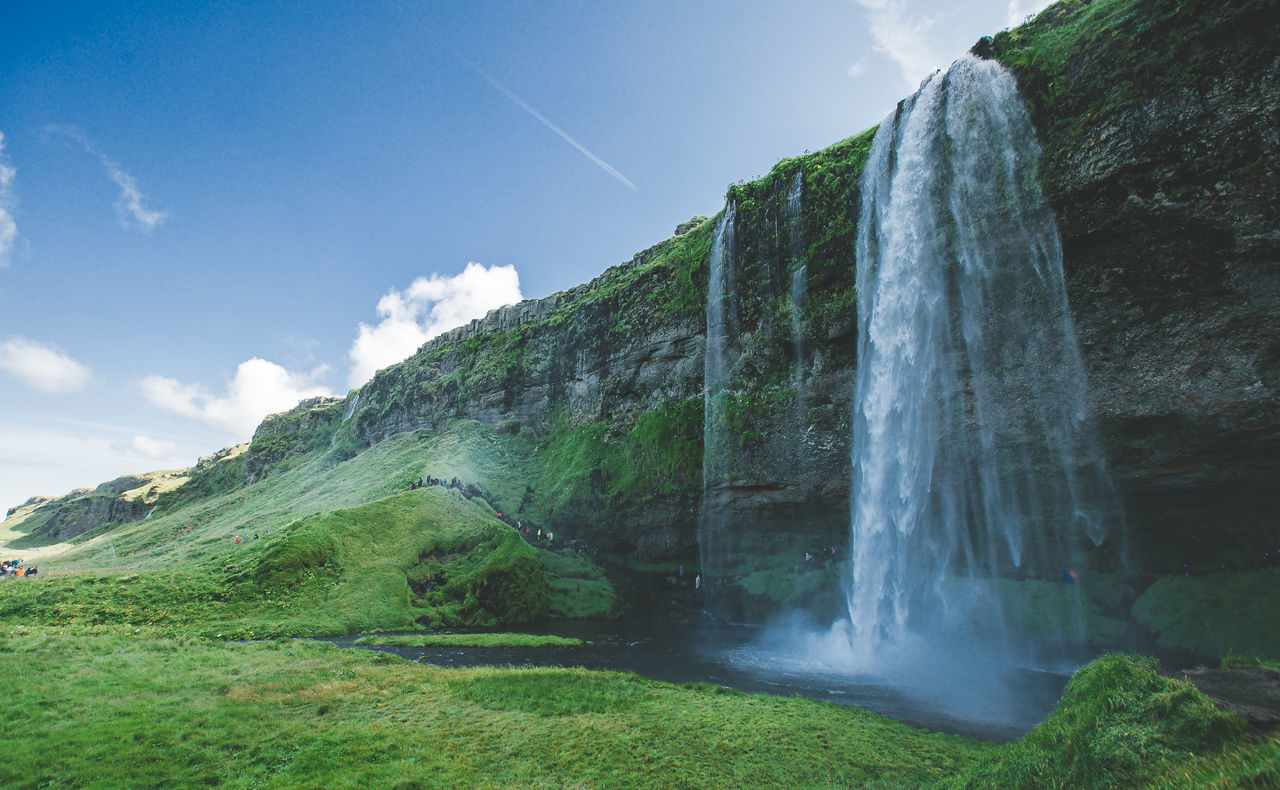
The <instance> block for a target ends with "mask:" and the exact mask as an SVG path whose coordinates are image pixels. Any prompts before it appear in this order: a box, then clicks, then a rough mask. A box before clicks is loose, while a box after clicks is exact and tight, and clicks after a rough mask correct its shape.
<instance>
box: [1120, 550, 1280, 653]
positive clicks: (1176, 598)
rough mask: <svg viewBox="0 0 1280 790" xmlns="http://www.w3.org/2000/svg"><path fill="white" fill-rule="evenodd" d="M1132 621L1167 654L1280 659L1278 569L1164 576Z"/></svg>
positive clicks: (1149, 591)
mask: <svg viewBox="0 0 1280 790" xmlns="http://www.w3.org/2000/svg"><path fill="white" fill-rule="evenodd" d="M1133 616H1134V619H1135V620H1136V621H1137V622H1138V623H1139V624H1140V625H1141V626H1142V627H1143V628H1145V629H1146V630H1148V631H1150V632H1151V633H1152V634H1154V635H1155V636H1156V643H1157V644H1158V645H1159V646H1160V647H1163V648H1166V649H1181V650H1191V651H1194V652H1198V653H1201V654H1207V655H1223V654H1226V653H1232V652H1234V653H1254V654H1257V655H1261V656H1266V657H1268V658H1273V659H1274V658H1280V569H1270V570H1262V571H1238V572H1231V573H1226V572H1223V573H1210V574H1205V575H1199V576H1165V577H1162V578H1160V579H1158V580H1157V581H1156V582H1155V583H1154V584H1152V585H1151V586H1150V587H1149V588H1147V591H1146V592H1144V593H1143V594H1142V596H1141V597H1139V598H1138V600H1137V601H1136V602H1135V603H1134V605H1133Z"/></svg>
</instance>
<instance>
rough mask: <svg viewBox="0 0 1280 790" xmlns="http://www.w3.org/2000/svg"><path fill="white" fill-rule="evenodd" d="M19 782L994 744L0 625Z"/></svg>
mask: <svg viewBox="0 0 1280 790" xmlns="http://www.w3.org/2000/svg"><path fill="white" fill-rule="evenodd" d="M0 694H3V696H4V699H5V703H6V715H5V716H4V717H0V739H3V742H4V744H5V756H4V760H3V761H0V784H3V785H4V786H5V787H11V788H35V787H44V786H61V787H78V786H93V787H136V788H148V787H192V786H201V785H213V784H216V785H218V786H222V787H229V788H248V787H258V788H272V787H281V788H283V787H290V788H292V787H323V788H367V787H388V788H391V787H398V788H412V787H450V788H453V787H544V788H551V787H555V788H560V787H611V788H651V787H688V788H718V787H724V788H749V787H770V788H772V787H839V786H858V787H881V788H887V787H903V788H906V787H920V786H922V785H926V784H928V783H929V782H931V781H933V780H936V779H938V778H941V777H943V776H946V775H947V774H950V773H954V772H956V771H958V770H962V769H964V768H966V767H968V766H969V765H971V764H972V763H973V761H974V760H975V759H976V758H978V757H980V756H982V755H984V754H987V753H989V752H990V751H991V747H989V746H986V745H983V744H979V743H975V742H972V741H967V740H965V739H962V738H956V737H950V736H943V735H935V734H928V733H923V732H920V731H918V730H913V729H911V728H909V727H906V726H904V725H901V724H897V723H894V722H892V721H889V720H887V719H883V718H880V717H877V716H873V715H871V714H868V713H864V712H862V711H859V710H857V709H853V708H842V707H837V706H834V705H830V704H824V703H816V702H811V701H808V700H803V699H798V698H792V699H783V698H772V697H760V696H752V695H746V694H739V693H735V692H727V691H724V690H722V689H719V688H715V687H710V686H691V687H678V686H672V685H668V684H664V683H657V682H652V681H647V680H643V679H641V678H637V677H635V676H631V675H622V674H617V673H610V672H588V671H584V670H575V669H518V670H511V669H465V670H448V669H439V668H434V667H430V666H424V665H418V664H412V663H408V662H404V661H401V660H398V659H395V658H393V657H390V656H387V655H384V654H378V653H372V652H368V651H359V650H353V651H339V650H336V649H334V648H332V647H329V646H326V645H322V644H316V643H309V642H295V641H277V642H267V643H251V644H221V643H213V642H207V641H203V640H198V639H189V638H188V639H182V638H172V637H167V636H164V635H161V634H158V633H156V632H155V631H154V630H152V629H143V630H142V631H140V632H138V633H135V632H134V631H133V630H132V629H127V630H126V629H116V628H94V629H89V630H87V631H82V632H79V633H71V632H69V631H61V630H50V629H16V628H8V629H6V632H5V633H4V636H3V638H2V639H0Z"/></svg>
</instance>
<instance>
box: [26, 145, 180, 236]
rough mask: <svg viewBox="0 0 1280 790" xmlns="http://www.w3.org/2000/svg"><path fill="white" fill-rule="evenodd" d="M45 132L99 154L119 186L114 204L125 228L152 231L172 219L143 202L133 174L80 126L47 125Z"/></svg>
mask: <svg viewBox="0 0 1280 790" xmlns="http://www.w3.org/2000/svg"><path fill="white" fill-rule="evenodd" d="M45 131H46V132H52V133H54V134H61V135H64V136H66V137H68V138H70V139H72V140H74V141H75V142H77V143H79V144H80V147H82V148H83V149H84V150H85V152H86V153H88V154H91V155H92V156H95V157H97V159H98V161H99V162H101V163H102V166H103V168H105V169H106V171H107V177H108V178H110V179H111V180H112V181H114V182H115V185H116V186H118V187H120V196H119V197H118V198H116V202H115V207H116V214H117V215H118V216H119V217H120V224H121V225H123V226H124V227H126V228H129V227H135V226H136V227H139V228H142V229H143V230H151V229H153V228H155V227H156V226H157V225H159V224H161V223H162V222H164V221H165V220H166V219H168V218H169V215H168V214H166V213H164V212H163V211H153V210H151V209H149V208H147V207H146V206H144V205H142V203H143V200H144V199H145V198H144V197H143V195H142V191H141V190H139V189H138V181H137V179H135V178H134V177H133V176H132V175H130V174H129V173H127V172H125V170H124V168H122V167H121V166H120V165H119V164H118V163H116V162H115V161H114V160H112V159H111V158H109V157H108V156H107V155H106V154H103V153H102V152H101V151H99V150H98V149H97V147H95V146H94V145H93V143H92V142H90V140H89V137H88V135H86V134H85V133H84V131H83V130H81V129H80V128H79V127H75V126H46V127H45Z"/></svg>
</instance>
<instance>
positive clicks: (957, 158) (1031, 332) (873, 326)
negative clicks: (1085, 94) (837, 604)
mask: <svg viewBox="0 0 1280 790" xmlns="http://www.w3.org/2000/svg"><path fill="white" fill-rule="evenodd" d="M1039 155H1040V150H1039V146H1038V144H1037V142H1036V139H1035V134H1034V131H1033V129H1032V126H1031V123H1030V120H1029V118H1028V116H1027V113H1026V111H1025V110H1024V108H1023V107H1022V104H1021V103H1020V101H1019V99H1018V95H1017V91H1016V87H1015V84H1014V80H1013V77H1012V76H1011V75H1010V74H1009V73H1008V72H1006V71H1005V70H1004V69H1003V68H1002V67H1000V66H999V65H998V64H996V63H994V62H991V61H983V60H978V59H976V58H973V57H966V58H964V59H962V60H960V61H957V62H956V63H955V64H954V65H953V66H952V67H951V68H950V69H949V70H948V71H947V72H946V73H940V74H936V75H934V76H932V77H930V78H929V79H928V80H927V81H926V82H925V83H924V84H923V85H922V86H921V88H920V90H919V92H917V93H916V94H915V95H914V96H912V97H911V98H909V99H906V100H904V101H903V102H902V103H901V104H900V105H899V107H898V109H897V111H896V112H895V113H894V114H893V115H891V116H890V117H889V118H886V119H885V121H884V122H883V123H882V124H881V126H880V129H879V131H878V132H877V134H876V138H875V142H874V144H873V146H872V150H871V154H870V159H869V160H868V162H867V165H866V169H865V171H864V174H863V182H862V193H863V203H862V207H861V219H860V224H859V231H858V240H857V252H856V254H857V290H858V328H859V337H858V368H857V374H856V381H855V404H854V450H853V456H852V464H853V468H852V473H853V505H852V514H851V525H852V526H851V532H852V534H851V539H852V549H851V551H852V573H851V578H850V579H849V580H848V581H849V583H848V589H847V600H848V611H849V620H848V621H847V623H844V624H842V625H840V626H839V628H842V629H845V630H846V631H847V633H845V634H843V640H844V642H845V643H846V645H847V646H846V648H844V649H846V650H848V651H849V656H848V659H849V661H850V662H852V663H853V664H855V665H862V666H872V667H882V668H883V667H884V666H885V665H886V664H897V663H898V662H900V661H905V660H916V661H918V660H920V657H921V656H938V655H939V654H952V655H953V656H956V661H959V655H960V654H961V653H963V652H964V648H962V647H961V645H962V644H975V645H979V644H980V645H982V646H983V647H984V650H983V651H981V652H983V653H984V654H985V653H999V654H1001V655H1003V656H1004V657H1007V658H1011V659H1012V660H1015V661H1016V660H1042V661H1043V660H1046V659H1047V658H1049V657H1052V656H1055V655H1062V652H1061V651H1062V650H1063V649H1064V646H1065V645H1069V644H1071V643H1072V642H1074V641H1076V640H1078V639H1079V635H1080V617H1079V612H1078V610H1077V609H1075V608H1074V607H1073V606H1072V605H1071V601H1072V600H1073V597H1072V596H1070V595H1063V594H1062V590H1063V589H1065V586H1064V585H1063V584H1062V581H1063V580H1064V579H1065V578H1068V577H1069V575H1070V574H1071V573H1072V572H1075V571H1077V570H1078V571H1080V572H1081V573H1083V572H1084V568H1083V566H1082V564H1081V563H1083V562H1084V559H1083V554H1084V551H1085V550H1086V549H1087V548H1088V547H1091V546H1095V545H1097V544H1099V543H1100V542H1101V541H1102V540H1103V539H1104V537H1105V536H1106V534H1107V530H1108V528H1109V526H1111V523H1112V522H1114V521H1116V520H1117V518H1118V516H1117V513H1118V507H1117V502H1116V497H1115V494H1114V492H1113V489H1112V487H1111V485H1110V483H1109V478H1108V476H1107V473H1106V470H1105V468H1104V460H1103V455H1102V452H1101V450H1100V448H1099V446H1098V443H1097V440H1096V437H1095V431H1094V427H1093V425H1092V422H1091V420H1090V418H1089V416H1088V412H1087V408H1086V396H1085V391H1084V383H1085V374H1084V368H1083V365H1082V363H1081V360H1080V355H1079V352H1078V350H1077V347H1076V340H1075V335H1074V332H1073V329H1072V324H1071V319H1070V315H1069V313H1068V311H1067V302H1066V291H1065V287H1064V281H1063V272H1062V250H1061V246H1060V244H1059V239H1058V233H1057V229H1056V226H1055V225H1054V220H1053V214H1052V211H1051V209H1050V207H1049V205H1048V204H1047V202H1046V201H1045V199H1044V196H1043V195H1042V194H1041V191H1040V186H1039V182H1038V180H1037V162H1038V159H1039ZM1015 575H1016V576H1018V577H1019V578H1020V579H1022V580H1023V582H1022V583H1024V584H1025V580H1026V579H1027V578H1032V579H1040V580H1043V585H1044V590H1045V595H1046V596H1047V597H1044V598H1037V599H1036V601H1035V602H1031V601H1029V600H1028V601H1026V605H1025V606H1023V603H1020V599H1024V598H1029V597H1030V596H1029V595H1028V591H1027V590H1026V589H1023V590H1020V591H1016V592H1015V591H1013V587H1012V581H1011V577H1013V576H1015ZM1055 583H1056V585H1057V586H1056V587H1050V586H1049V585H1052V584H1055ZM1033 605H1034V606H1036V607H1038V608H1036V609H1034V610H1033V609H1032V608H1031V607H1032V606H1033ZM1029 623H1030V624H1033V625H1035V626H1036V628H1037V630H1038V632H1039V635H1038V636H1036V637H1034V638H1033V637H1029V636H1027V635H1026V634H1025V633H1022V632H1021V631H1022V629H1024V628H1025V626H1026V625H1028V624H1029ZM975 661H976V663H978V664H981V663H983V662H984V661H985V659H982V658H978V659H975ZM953 663H954V662H953Z"/></svg>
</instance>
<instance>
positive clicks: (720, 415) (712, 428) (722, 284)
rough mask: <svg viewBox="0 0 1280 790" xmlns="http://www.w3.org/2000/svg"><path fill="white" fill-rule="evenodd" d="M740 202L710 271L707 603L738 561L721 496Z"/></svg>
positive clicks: (703, 531) (703, 525)
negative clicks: (736, 222) (727, 360)
mask: <svg viewBox="0 0 1280 790" xmlns="http://www.w3.org/2000/svg"><path fill="white" fill-rule="evenodd" d="M736 212H737V206H736V205H735V204H734V203H732V202H731V203H729V204H728V205H726V206H725V210H724V216H723V217H721V219H720V224H719V225H718V226H717V227H716V235H715V237H714V238H713V239H712V242H711V256H710V261H709V267H708V273H707V340H706V349H705V353H704V356H703V395H702V397H703V432H702V506H701V508H700V515H699V523H698V548H699V550H700V552H701V556H702V574H701V575H702V580H703V582H704V583H705V584H706V585H707V603H708V606H710V605H711V604H712V603H713V602H714V601H713V598H714V592H715V589H716V580H717V579H719V578H721V577H722V576H723V575H724V574H725V572H726V570H727V569H728V565H729V563H731V562H732V561H734V560H735V559H736V556H737V552H736V551H735V550H734V545H735V541H734V539H733V538H734V532H733V530H732V529H731V523H730V522H731V520H730V517H729V515H728V514H727V513H726V512H725V508H724V506H723V505H724V503H723V502H722V501H720V500H721V499H722V497H720V496H718V493H719V492H721V491H722V490H723V489H722V485H723V483H725V482H726V481H727V479H728V469H729V462H730V460H731V457H732V456H731V450H732V448H731V443H730V436H729V430H728V425H727V423H726V420H725V406H726V403H725V398H726V395H725V391H724V390H725V383H726V379H727V371H726V369H725V368H726V363H725V358H726V356H727V344H728V338H729V336H730V325H731V322H732V318H733V309H732V308H733V290H734V288H733V270H734V261H733V222H734V216H735V214H736Z"/></svg>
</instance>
